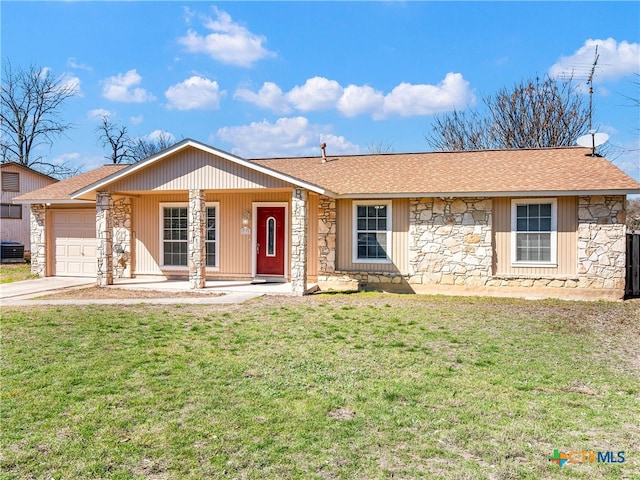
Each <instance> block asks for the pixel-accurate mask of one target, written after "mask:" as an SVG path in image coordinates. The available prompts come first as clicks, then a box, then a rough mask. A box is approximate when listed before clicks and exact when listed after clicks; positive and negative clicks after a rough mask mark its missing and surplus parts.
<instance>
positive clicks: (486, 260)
mask: <svg viewBox="0 0 640 480" xmlns="http://www.w3.org/2000/svg"><path fill="white" fill-rule="evenodd" d="M491 208H492V200H491V199H490V198H463V199H460V198H454V199H451V198H447V199H440V198H420V199H417V198H416V199H411V206H410V219H409V223H410V235H409V237H410V240H409V241H410V244H409V253H410V259H409V263H410V267H411V277H410V278H409V283H417V284H441V285H483V284H484V283H486V281H487V279H488V278H489V277H490V275H491V260H492V248H491Z"/></svg>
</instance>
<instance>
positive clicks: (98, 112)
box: [87, 108, 113, 120]
mask: <svg viewBox="0 0 640 480" xmlns="http://www.w3.org/2000/svg"><path fill="white" fill-rule="evenodd" d="M111 115H113V114H112V113H111V112H110V111H109V110H106V109H104V108H95V109H93V110H89V111H88V112H87V117H88V118H91V119H96V120H101V119H102V118H103V117H110V116H111Z"/></svg>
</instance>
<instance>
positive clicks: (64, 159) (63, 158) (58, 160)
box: [51, 152, 80, 165]
mask: <svg viewBox="0 0 640 480" xmlns="http://www.w3.org/2000/svg"><path fill="white" fill-rule="evenodd" d="M79 159H80V154H79V153H75V152H74V153H63V154H62V155H58V156H57V157H54V158H52V159H51V163H53V164H55V165H64V164H65V163H76V161H77V160H79Z"/></svg>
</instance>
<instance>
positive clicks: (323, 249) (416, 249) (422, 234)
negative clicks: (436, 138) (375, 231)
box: [318, 195, 626, 291]
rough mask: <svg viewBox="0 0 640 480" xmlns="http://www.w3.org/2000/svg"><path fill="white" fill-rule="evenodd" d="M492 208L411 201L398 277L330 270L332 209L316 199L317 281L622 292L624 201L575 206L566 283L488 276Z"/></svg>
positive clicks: (604, 199) (478, 201) (476, 201)
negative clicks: (405, 260) (573, 268)
mask: <svg viewBox="0 0 640 480" xmlns="http://www.w3.org/2000/svg"><path fill="white" fill-rule="evenodd" d="M492 203H493V202H492V200H491V198H483V197H478V198H453V199H450V198H447V199H440V198H412V199H410V206H409V215H410V218H409V270H410V271H409V274H408V275H402V274H400V273H387V272H375V271H358V272H354V271H336V270H335V262H334V261H332V262H329V261H328V259H329V258H331V259H332V260H333V259H335V232H336V223H335V201H332V200H331V199H328V198H326V197H320V202H319V225H318V232H319V233H318V248H319V258H320V261H319V267H320V268H319V272H318V281H319V282H326V283H327V285H329V286H330V285H331V284H332V283H336V285H338V284H341V285H342V286H344V285H345V284H347V285H349V284H351V285H352V286H353V287H354V288H357V287H358V286H359V285H364V284H383V283H387V284H422V285H462V286H465V285H466V286H479V287H552V288H589V289H596V290H597V289H606V290H619V291H622V290H623V289H624V284H625V262H626V244H625V233H626V229H625V221H626V213H625V196H622V195H615V196H598V195H594V196H581V197H579V198H578V232H577V241H578V245H577V246H576V248H577V250H578V265H577V275H572V276H565V277H560V276H550V277H536V276H535V275H534V276H528V275H502V276H500V275H493V274H492V257H493V245H492V231H491V230H492ZM332 212H333V215H332ZM329 232H331V234H332V235H333V242H332V243H333V248H329V247H328V246H327V244H328V243H329V242H328V240H327V239H328V236H329ZM341 234H345V233H344V232H342V233H341ZM349 234H350V233H349ZM370 286H372V287H375V285H370Z"/></svg>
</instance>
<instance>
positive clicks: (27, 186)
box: [0, 163, 57, 252]
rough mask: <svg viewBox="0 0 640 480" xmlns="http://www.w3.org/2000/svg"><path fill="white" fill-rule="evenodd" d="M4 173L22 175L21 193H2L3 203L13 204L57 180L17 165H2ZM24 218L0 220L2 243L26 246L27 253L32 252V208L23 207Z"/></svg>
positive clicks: (0, 197) (0, 194)
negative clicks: (18, 197)
mask: <svg viewBox="0 0 640 480" xmlns="http://www.w3.org/2000/svg"><path fill="white" fill-rule="evenodd" d="M1 170H2V172H12V173H18V174H19V175H20V177H19V178H20V191H19V192H5V191H4V190H2V191H1V192H0V201H1V203H11V202H12V201H13V199H14V198H15V197H17V196H18V195H23V194H25V193H28V192H31V191H33V190H38V189H39V188H43V187H46V186H47V185H51V184H52V183H55V182H57V180H55V179H53V178H50V177H47V176H46V175H41V174H39V173H37V172H34V171H33V170H31V169H30V168H25V167H22V166H20V165H16V164H12V163H9V164H5V165H2V169H1ZM20 208H21V209H22V218H21V219H14V218H3V219H0V241H2V242H19V243H21V244H23V245H24V249H25V252H28V251H30V250H31V233H30V226H31V221H30V212H31V210H30V208H29V205H21V206H20Z"/></svg>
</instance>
